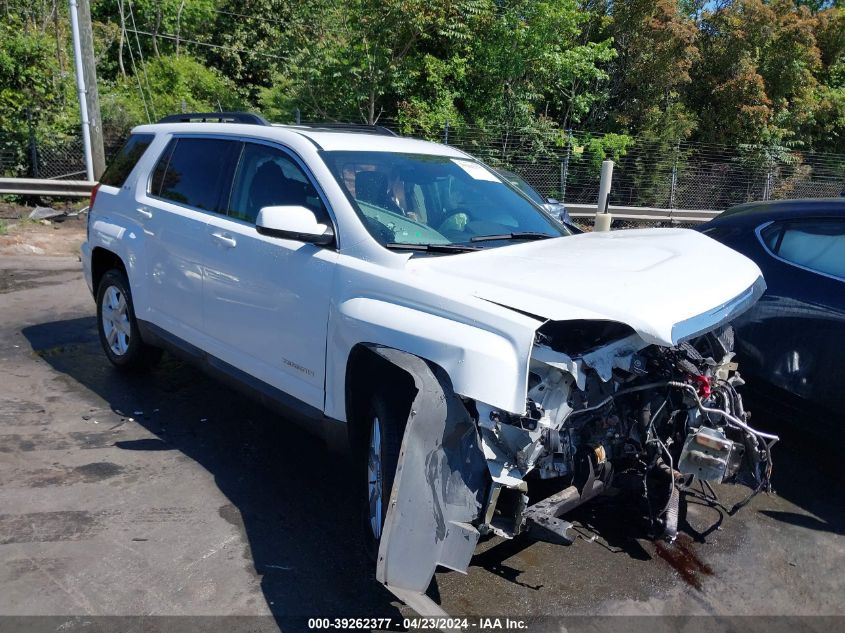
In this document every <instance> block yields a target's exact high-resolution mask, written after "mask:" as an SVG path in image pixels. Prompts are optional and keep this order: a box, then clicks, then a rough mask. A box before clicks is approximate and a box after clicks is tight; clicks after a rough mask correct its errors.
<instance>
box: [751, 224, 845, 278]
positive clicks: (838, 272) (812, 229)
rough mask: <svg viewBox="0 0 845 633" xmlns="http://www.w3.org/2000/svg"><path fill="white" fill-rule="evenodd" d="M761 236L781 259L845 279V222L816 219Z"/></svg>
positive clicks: (773, 227)
mask: <svg viewBox="0 0 845 633" xmlns="http://www.w3.org/2000/svg"><path fill="white" fill-rule="evenodd" d="M761 236H762V237H763V241H764V242H765V243H766V246H768V247H769V248H770V249H771V250H772V252H773V253H775V254H776V255H777V256H778V257H780V258H782V259H785V260H786V261H788V262H791V263H793V264H797V265H799V266H803V267H804V268H809V269H810V270H814V271H816V272H820V273H824V274H826V275H832V276H834V277H839V278H840V279H845V220H839V219H825V218H814V219H807V220H796V221H793V222H786V223H780V224H779V223H775V224H773V225H771V226H770V227H767V229H766V230H765V231H763V232H762V234H761Z"/></svg>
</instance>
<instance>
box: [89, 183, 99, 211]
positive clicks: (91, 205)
mask: <svg viewBox="0 0 845 633" xmlns="http://www.w3.org/2000/svg"><path fill="white" fill-rule="evenodd" d="M99 190H100V183H97V184H96V185H94V188H93V189H91V202H89V203H88V213H89V214H90V213H91V209H93V208H94V200H96V199H97V192H98V191H99Z"/></svg>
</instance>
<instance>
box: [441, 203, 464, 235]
mask: <svg viewBox="0 0 845 633" xmlns="http://www.w3.org/2000/svg"><path fill="white" fill-rule="evenodd" d="M471 219H472V217H471V216H470V214H469V211H467V210H466V209H463V208H458V209H452V211H451V212H450V213H449V215H447V216H446V218H445V219H444V220H443V221H442V222H441V223H440V224H439V225H438V226H437V232H438V233H444V232H452V233H454V232H460V233H463V231H464V229H465V227H466V225H467V224H468V223H469V221H470V220H471Z"/></svg>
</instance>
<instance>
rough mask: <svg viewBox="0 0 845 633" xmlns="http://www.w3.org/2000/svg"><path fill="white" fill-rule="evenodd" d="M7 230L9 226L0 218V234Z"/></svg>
mask: <svg viewBox="0 0 845 633" xmlns="http://www.w3.org/2000/svg"><path fill="white" fill-rule="evenodd" d="M8 232H9V228H8V227H7V226H6V223H5V222H4V221H3V220H0V235H6V234H7V233H8Z"/></svg>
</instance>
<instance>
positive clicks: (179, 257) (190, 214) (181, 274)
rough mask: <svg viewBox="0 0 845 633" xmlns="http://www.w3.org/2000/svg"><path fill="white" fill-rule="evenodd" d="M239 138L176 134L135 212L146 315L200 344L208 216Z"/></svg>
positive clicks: (217, 200) (216, 202) (214, 208)
mask: <svg viewBox="0 0 845 633" xmlns="http://www.w3.org/2000/svg"><path fill="white" fill-rule="evenodd" d="M239 149H240V143H239V142H238V141H234V140H229V139H223V138H205V137H195V136H184V137H175V138H173V139H172V140H171V141H170V143H169V144H168V146H167V148H166V149H165V150H164V152H163V153H162V155H161V157H160V158H159V160H158V162H157V163H156V166H155V168H154V170H153V173H152V176H151V178H150V181H149V183H148V187H147V189H146V190H143V189H142V190H141V193H140V194H139V197H138V203H139V204H138V208H137V210H136V211H137V213H138V215H139V216H140V217H141V221H142V223H143V228H144V232H145V234H146V243H147V248H146V268H147V287H148V293H149V294H148V297H149V300H148V308H147V314H145V315H140V318H144V319H147V320H149V321H151V322H153V323H155V324H156V325H158V326H160V327H162V328H164V329H165V330H167V331H168V332H171V333H172V334H175V335H176V336H178V337H180V338H182V339H184V340H186V341H189V342H191V343H193V344H195V345H198V346H199V345H201V344H202V341H203V315H202V287H203V263H204V259H205V251H206V250H208V244H207V242H206V239H205V228H206V223H207V221H208V218H209V216H211V215H214V214H215V213H219V212H220V209H221V207H222V202H221V198H222V196H223V195H224V191H225V192H226V193H228V192H227V191H226V188H225V187H224V186H223V183H226V182H228V181H230V179H231V175H230V174H231V169H232V166H233V159H234V158H235V157H236V155H237V152H238V150H239Z"/></svg>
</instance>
